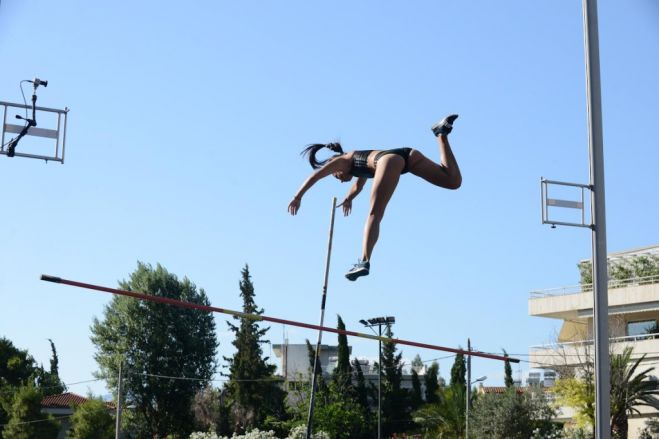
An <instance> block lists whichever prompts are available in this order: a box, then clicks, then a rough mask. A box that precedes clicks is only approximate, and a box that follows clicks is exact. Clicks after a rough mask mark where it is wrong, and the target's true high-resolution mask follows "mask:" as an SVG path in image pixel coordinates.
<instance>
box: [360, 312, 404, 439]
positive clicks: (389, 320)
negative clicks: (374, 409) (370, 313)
mask: <svg viewBox="0 0 659 439" xmlns="http://www.w3.org/2000/svg"><path fill="white" fill-rule="evenodd" d="M359 323H361V324H362V325H364V326H366V327H367V328H371V330H372V331H373V327H374V326H377V327H378V336H379V337H382V325H386V326H387V328H391V325H393V324H394V323H396V318H395V317H391V316H388V317H374V318H372V319H368V321H366V320H360V321H359ZM373 332H375V331H373ZM378 358H379V359H378V439H381V438H382V420H381V414H382V339H379V340H378Z"/></svg>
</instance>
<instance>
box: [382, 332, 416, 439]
mask: <svg viewBox="0 0 659 439" xmlns="http://www.w3.org/2000/svg"><path fill="white" fill-rule="evenodd" d="M385 335H386V336H387V337H389V338H391V337H392V336H393V332H392V331H391V326H387V329H386V332H385ZM402 357H403V354H402V352H401V353H399V354H396V344H395V343H391V342H383V343H382V365H381V366H380V365H378V367H382V373H383V377H382V435H383V436H385V437H389V436H391V435H392V434H393V433H396V432H404V431H407V429H409V428H410V427H411V426H412V418H411V416H410V412H411V411H410V401H409V394H408V392H407V390H406V389H403V388H402V385H401V384H402V381H403V361H402Z"/></svg>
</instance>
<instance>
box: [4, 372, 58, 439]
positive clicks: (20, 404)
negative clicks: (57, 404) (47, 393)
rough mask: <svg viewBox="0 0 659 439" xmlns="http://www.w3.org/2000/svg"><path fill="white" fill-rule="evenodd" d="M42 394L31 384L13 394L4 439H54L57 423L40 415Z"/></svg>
mask: <svg viewBox="0 0 659 439" xmlns="http://www.w3.org/2000/svg"><path fill="white" fill-rule="evenodd" d="M42 399H43V393H42V392H41V391H39V389H37V388H36V387H34V386H33V385H32V384H29V385H26V386H21V387H19V388H18V389H17V391H16V392H15V393H14V395H13V398H12V403H11V406H10V407H9V410H7V411H8V414H9V422H8V423H7V424H6V425H5V428H4V430H3V431H2V435H3V437H4V439H32V438H39V439H51V438H52V439H55V438H56V437H57V433H58V431H59V423H58V422H57V421H55V420H54V419H53V417H52V416H50V415H46V414H43V413H41V400H42Z"/></svg>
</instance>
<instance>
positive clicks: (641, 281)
mask: <svg viewBox="0 0 659 439" xmlns="http://www.w3.org/2000/svg"><path fill="white" fill-rule="evenodd" d="M656 283H659V275H654V276H645V277H633V278H629V279H623V280H618V279H609V282H608V284H609V288H610V289H615V288H624V287H630V286H637V285H650V284H656ZM591 291H593V284H582V285H571V286H566V287H559V288H549V289H546V290H535V291H531V292H530V293H529V295H530V296H531V299H540V298H543V297H554V296H567V295H570V294H581V293H589V292H591Z"/></svg>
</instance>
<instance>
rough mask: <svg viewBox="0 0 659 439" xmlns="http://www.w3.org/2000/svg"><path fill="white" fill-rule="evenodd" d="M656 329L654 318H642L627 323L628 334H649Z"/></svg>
mask: <svg viewBox="0 0 659 439" xmlns="http://www.w3.org/2000/svg"><path fill="white" fill-rule="evenodd" d="M656 329H657V321H656V320H642V321H640V322H628V323H627V335H628V336H634V335H646V334H651V333H652V332H653V331H654V330H656Z"/></svg>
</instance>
